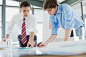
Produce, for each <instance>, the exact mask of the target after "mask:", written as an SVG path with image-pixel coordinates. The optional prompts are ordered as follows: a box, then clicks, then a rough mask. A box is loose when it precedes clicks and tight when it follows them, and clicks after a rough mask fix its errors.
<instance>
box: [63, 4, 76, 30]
mask: <svg viewBox="0 0 86 57" xmlns="http://www.w3.org/2000/svg"><path fill="white" fill-rule="evenodd" d="M63 10H64V15H65V29H72V28H73V27H74V24H75V21H74V16H73V15H74V14H73V9H72V8H71V7H70V6H69V5H67V4H65V5H64V9H63Z"/></svg>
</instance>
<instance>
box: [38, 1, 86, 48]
mask: <svg viewBox="0 0 86 57" xmlns="http://www.w3.org/2000/svg"><path fill="white" fill-rule="evenodd" d="M44 10H46V11H47V12H48V14H49V15H50V23H51V34H52V35H51V36H50V38H49V39H48V40H47V41H46V42H45V43H41V44H40V45H39V46H38V47H43V46H46V45H47V44H48V43H50V42H52V41H53V40H54V39H55V38H56V36H57V30H58V24H60V25H61V27H62V28H63V29H65V37H64V41H68V39H69V37H70V33H71V30H72V29H73V28H79V27H81V26H84V23H83V21H82V19H81V18H80V17H79V16H78V14H77V13H76V12H75V11H74V10H73V8H71V7H70V6H69V5H67V4H60V5H57V0H46V1H45V2H44ZM38 44H39V43H38Z"/></svg>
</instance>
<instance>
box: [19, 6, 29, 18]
mask: <svg viewBox="0 0 86 57" xmlns="http://www.w3.org/2000/svg"><path fill="white" fill-rule="evenodd" d="M20 11H21V13H22V15H23V17H27V16H28V15H29V12H30V7H28V6H27V7H22V8H21V9H20Z"/></svg>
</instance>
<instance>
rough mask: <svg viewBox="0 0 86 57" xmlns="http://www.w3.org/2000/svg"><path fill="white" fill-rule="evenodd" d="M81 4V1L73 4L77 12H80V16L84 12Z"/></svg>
mask: <svg viewBox="0 0 86 57" xmlns="http://www.w3.org/2000/svg"><path fill="white" fill-rule="evenodd" d="M80 6H81V5H80V3H77V4H74V5H73V6H72V8H73V9H74V10H75V11H76V12H77V14H78V15H79V16H81V15H82V14H81V7H80Z"/></svg>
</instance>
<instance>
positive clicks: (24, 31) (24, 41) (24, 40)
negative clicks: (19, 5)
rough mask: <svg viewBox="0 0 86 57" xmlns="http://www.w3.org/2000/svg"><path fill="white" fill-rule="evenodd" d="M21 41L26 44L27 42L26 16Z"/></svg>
mask: <svg viewBox="0 0 86 57" xmlns="http://www.w3.org/2000/svg"><path fill="white" fill-rule="evenodd" d="M21 42H22V43H23V44H25V43H26V42H27V39H26V26H25V18H23V24H22V33H21Z"/></svg>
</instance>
